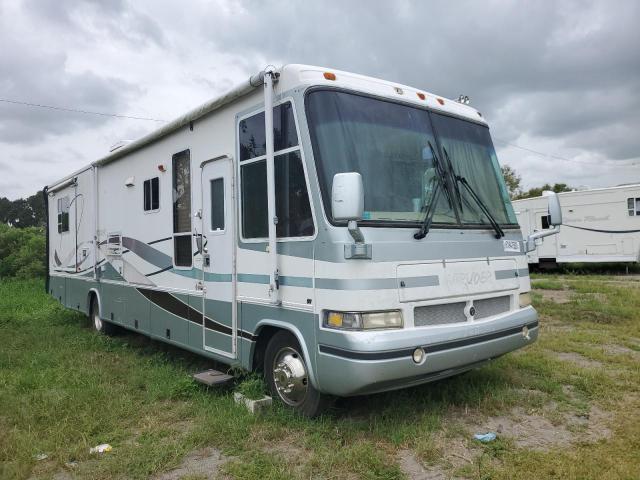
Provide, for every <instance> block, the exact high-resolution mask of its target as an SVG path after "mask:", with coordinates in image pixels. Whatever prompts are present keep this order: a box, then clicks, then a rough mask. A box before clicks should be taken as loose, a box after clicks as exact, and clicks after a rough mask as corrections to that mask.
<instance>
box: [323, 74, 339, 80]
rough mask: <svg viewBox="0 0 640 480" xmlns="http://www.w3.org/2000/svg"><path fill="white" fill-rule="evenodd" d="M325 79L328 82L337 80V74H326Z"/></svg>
mask: <svg viewBox="0 0 640 480" xmlns="http://www.w3.org/2000/svg"><path fill="white" fill-rule="evenodd" d="M324 78H325V79H327V80H335V79H336V74H335V73H332V72H324Z"/></svg>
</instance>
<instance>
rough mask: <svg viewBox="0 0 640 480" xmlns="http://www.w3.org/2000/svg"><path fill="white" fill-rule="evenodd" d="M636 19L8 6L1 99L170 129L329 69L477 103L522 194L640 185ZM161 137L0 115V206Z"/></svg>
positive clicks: (108, 125) (121, 1) (571, 4)
mask: <svg viewBox="0 0 640 480" xmlns="http://www.w3.org/2000/svg"><path fill="white" fill-rule="evenodd" d="M639 18H640V3H638V2H634V1H617V2H604V1H602V2H593V1H563V2H551V1H549V2H507V1H488V2H475V1H467V2H445V1H430V2H418V1H415V2H412V1H394V2H383V1H353V2H344V1H341V2H339V1H331V2H294V1H272V2H260V1H244V2H243V1H223V0H219V1H216V2H205V1H204V0H203V1H193V2H189V4H188V5H187V4H178V3H175V2H157V1H150V0H147V1H139V2H129V1H127V0H118V1H113V2H100V1H74V2H55V1H53V0H24V1H22V2H21V1H13V2H9V3H5V4H0V27H2V31H1V32H0V44H2V45H3V48H2V49H1V50H0V98H5V99H14V100H21V101H27V102H33V103H46V104H52V105H58V106H65V107H74V108H78V109H82V110H95V111H101V112H112V113H119V114H124V115H135V116H146V117H152V118H164V119H170V118H172V117H174V116H177V115H179V114H180V113H182V112H183V111H185V110H186V109H188V108H190V107H193V106H194V105H196V104H198V103H200V102H202V101H204V100H206V99H208V98H211V97H214V96H216V95H218V94H220V93H222V92H223V91H224V90H226V89H228V88H229V87H230V86H231V85H232V84H234V83H236V82H238V81H240V80H243V79H244V78H246V76H248V75H250V74H252V73H255V72H256V71H258V70H260V69H261V68H264V67H265V66H266V65H267V64H274V65H282V64H285V63H309V64H316V65H326V66H330V67H334V68H337V69H344V70H349V71H354V72H357V73H362V74H365V75H372V76H377V77H382V78H385V79H389V80H393V81H397V82H400V83H405V84H409V85H412V86H416V87H419V88H421V89H424V90H427V91H431V92H434V93H438V94H441V95H444V96H448V97H453V98H456V97H457V96H458V95H459V94H461V93H464V94H466V95H468V96H469V97H471V101H472V104H473V105H474V106H475V107H476V108H478V109H479V110H480V111H482V112H483V114H484V116H485V117H486V118H487V119H488V121H489V122H490V124H491V126H492V132H493V136H494V139H495V141H496V146H497V147H498V154H499V157H500V159H501V161H502V162H503V163H509V164H511V165H512V166H513V167H515V168H516V170H517V171H518V172H520V173H521V174H522V176H523V180H524V183H525V185H526V186H533V185H536V184H540V183H543V182H567V183H570V184H573V185H590V186H605V185H613V184H619V183H627V182H630V181H638V182H640V136H638V134H637V132H638V131H640V113H639V112H640V108H639V107H640V53H639V52H638V45H640V29H638V28H637V26H636V23H637V20H638V19H639ZM156 126H157V124H156V123H153V122H140V121H138V122H136V121H132V120H125V119H117V118H109V117H98V116H91V115H81V114H73V113H70V112H57V111H47V110H43V109H36V108H29V107H24V106H15V105H6V104H2V103H0V148H1V149H2V151H3V156H2V157H3V164H4V165H7V164H10V165H11V166H12V170H11V171H9V170H5V169H4V167H0V168H3V171H4V173H5V175H11V176H15V178H16V181H15V182H3V183H2V185H1V188H2V191H0V196H1V195H8V196H10V197H15V196H19V195H28V194H30V193H31V192H32V191H33V190H35V189H37V188H39V187H40V186H42V185H43V184H44V183H47V182H49V181H52V180H54V179H55V178H56V177H57V176H59V173H61V172H63V171H71V170H73V169H74V168H78V167H79V166H81V165H82V164H83V163H88V162H89V161H91V160H93V159H94V158H96V157H98V156H102V155H103V154H104V153H105V152H106V151H107V149H108V146H109V145H110V144H112V143H115V141H118V140H120V139H123V138H134V137H135V136H139V135H141V134H143V133H144V132H146V131H148V130H150V129H152V128H155V127H156ZM514 145H517V146H522V147H526V148H527V149H528V150H524V149H522V148H517V146H514ZM530 150H534V151H537V152H541V153H543V154H545V153H546V154H548V155H547V156H545V155H541V154H536V153H533V152H531V151H530ZM52 154H53V155H54V156H55V157H56V159H57V162H56V165H55V168H51V170H47V168H39V169H37V171H35V172H34V169H33V163H32V162H33V161H34V160H33V159H36V158H41V157H42V156H46V155H52ZM559 158H562V159H566V160H559ZM7 162H8V163H7ZM559 165H562V168H558V166H559ZM27 172H29V173H30V174H29V175H26V174H25V173H27Z"/></svg>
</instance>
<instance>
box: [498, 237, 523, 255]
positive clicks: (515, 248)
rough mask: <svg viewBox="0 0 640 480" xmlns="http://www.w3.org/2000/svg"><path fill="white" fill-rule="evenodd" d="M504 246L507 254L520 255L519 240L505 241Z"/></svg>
mask: <svg viewBox="0 0 640 480" xmlns="http://www.w3.org/2000/svg"><path fill="white" fill-rule="evenodd" d="M502 246H503V247H504V251H505V252H514V253H520V242H519V241H517V240H503V241H502Z"/></svg>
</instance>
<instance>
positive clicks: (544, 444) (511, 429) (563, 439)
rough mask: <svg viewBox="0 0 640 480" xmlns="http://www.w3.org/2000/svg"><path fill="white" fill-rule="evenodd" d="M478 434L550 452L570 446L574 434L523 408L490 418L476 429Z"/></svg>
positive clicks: (521, 446) (562, 426)
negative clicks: (558, 446) (509, 440)
mask: <svg viewBox="0 0 640 480" xmlns="http://www.w3.org/2000/svg"><path fill="white" fill-rule="evenodd" d="M475 431H476V432H481V433H485V432H495V433H496V434H497V435H498V436H504V437H506V438H510V439H512V440H513V441H514V443H515V444H516V445H517V446H518V447H520V448H531V449H535V450H549V449H551V447H553V446H557V445H569V444H570V443H571V441H572V440H573V435H572V433H571V432H570V431H569V430H568V429H567V428H566V427H565V426H564V425H554V424H553V423H551V421H550V420H549V419H548V418H546V417H544V416H542V415H539V414H531V413H527V412H526V411H525V410H524V409H523V408H520V407H516V408H514V409H513V410H512V411H511V412H510V414H509V415H500V416H496V417H490V418H488V419H487V420H486V421H485V422H483V423H482V424H481V425H479V426H478V427H476V429H475Z"/></svg>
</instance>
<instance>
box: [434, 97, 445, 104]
mask: <svg viewBox="0 0 640 480" xmlns="http://www.w3.org/2000/svg"><path fill="white" fill-rule="evenodd" d="M436 100H438V103H439V104H440V105H444V100H443V99H441V98H436Z"/></svg>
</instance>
